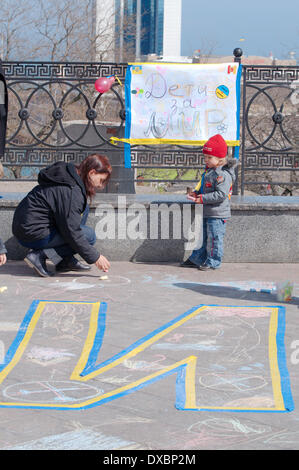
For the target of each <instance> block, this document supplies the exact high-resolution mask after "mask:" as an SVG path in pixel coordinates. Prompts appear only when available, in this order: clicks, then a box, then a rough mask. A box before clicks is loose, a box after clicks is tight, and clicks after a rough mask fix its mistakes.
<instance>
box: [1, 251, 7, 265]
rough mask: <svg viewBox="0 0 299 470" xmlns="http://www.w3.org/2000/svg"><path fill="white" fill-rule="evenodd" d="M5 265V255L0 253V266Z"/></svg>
mask: <svg viewBox="0 0 299 470" xmlns="http://www.w3.org/2000/svg"><path fill="white" fill-rule="evenodd" d="M5 263H6V254H5V253H1V254H0V266H2V265H3V264H5Z"/></svg>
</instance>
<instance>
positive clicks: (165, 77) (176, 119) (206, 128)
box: [115, 62, 241, 146]
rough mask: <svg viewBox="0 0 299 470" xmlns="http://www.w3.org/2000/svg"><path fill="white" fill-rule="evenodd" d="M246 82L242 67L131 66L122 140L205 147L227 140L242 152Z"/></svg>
mask: <svg viewBox="0 0 299 470" xmlns="http://www.w3.org/2000/svg"><path fill="white" fill-rule="evenodd" d="M240 76H241V66H240V65H239V64H238V63H229V64H228V63H225V64H169V63H163V62H160V63H142V64H131V65H129V66H128V69H127V76H126V129H125V139H119V140H122V141H124V142H127V143H130V144H147V145H154V144H184V145H202V144H204V143H205V142H206V141H207V140H208V139H209V138H210V137H211V136H213V135H215V134H221V135H222V137H223V138H224V139H225V140H226V142H227V144H228V145H231V146H238V145H239V109H240ZM115 140H118V139H115Z"/></svg>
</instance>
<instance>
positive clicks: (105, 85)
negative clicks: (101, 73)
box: [94, 77, 115, 93]
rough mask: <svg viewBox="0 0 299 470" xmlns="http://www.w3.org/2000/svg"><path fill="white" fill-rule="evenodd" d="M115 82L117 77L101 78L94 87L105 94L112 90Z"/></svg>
mask: <svg viewBox="0 0 299 470" xmlns="http://www.w3.org/2000/svg"><path fill="white" fill-rule="evenodd" d="M114 82H115V77H100V78H98V79H97V80H96V81H95V84H94V86H95V89H96V90H97V91H98V92H99V93H105V92H106V91H108V90H110V88H111V87H112V85H113V83H114Z"/></svg>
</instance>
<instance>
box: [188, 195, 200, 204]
mask: <svg viewBox="0 0 299 470" xmlns="http://www.w3.org/2000/svg"><path fill="white" fill-rule="evenodd" d="M193 194H194V193H193ZM187 199H189V200H190V201H193V202H196V203H200V198H199V197H198V196H197V195H196V194H194V196H192V195H191V194H187Z"/></svg>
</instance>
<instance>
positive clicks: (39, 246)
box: [19, 206, 96, 265]
mask: <svg viewBox="0 0 299 470" xmlns="http://www.w3.org/2000/svg"><path fill="white" fill-rule="evenodd" d="M88 212H89V209H88V206H87V208H86V209H85V211H84V212H83V215H82V220H81V225H80V228H81V230H82V231H83V233H84V236H85V238H86V240H87V241H88V243H89V244H90V245H94V244H95V242H96V234H95V231H94V230H93V229H92V228H91V227H88V226H87V225H85V224H86V221H87V217H88ZM19 243H20V244H21V245H23V246H25V247H26V248H31V249H33V250H43V252H44V254H45V255H46V256H47V258H48V259H49V260H50V261H52V263H53V264H55V265H57V264H58V263H60V261H62V260H63V259H64V258H72V257H73V255H74V254H75V252H74V250H73V249H72V248H71V247H70V245H68V244H67V243H66V242H65V240H64V238H63V237H62V236H61V235H60V233H59V232H58V231H57V230H53V231H52V232H51V233H50V235H49V236H47V237H45V238H43V239H42V240H35V241H32V242H23V241H22V240H19Z"/></svg>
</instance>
